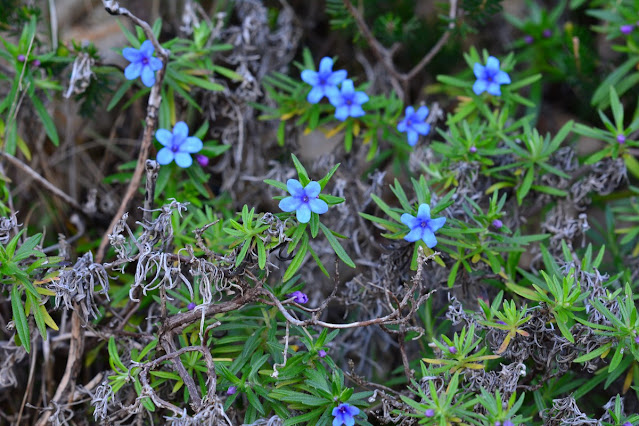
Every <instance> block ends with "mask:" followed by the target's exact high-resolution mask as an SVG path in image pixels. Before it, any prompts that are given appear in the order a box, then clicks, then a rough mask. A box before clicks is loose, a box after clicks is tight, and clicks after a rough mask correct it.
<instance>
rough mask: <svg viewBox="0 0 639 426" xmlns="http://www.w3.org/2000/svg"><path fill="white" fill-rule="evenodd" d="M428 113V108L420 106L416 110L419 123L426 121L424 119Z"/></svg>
mask: <svg viewBox="0 0 639 426" xmlns="http://www.w3.org/2000/svg"><path fill="white" fill-rule="evenodd" d="M428 112H429V111H428V107H426V106H420V107H419V109H418V110H417V118H418V119H419V121H424V120H426V117H428Z"/></svg>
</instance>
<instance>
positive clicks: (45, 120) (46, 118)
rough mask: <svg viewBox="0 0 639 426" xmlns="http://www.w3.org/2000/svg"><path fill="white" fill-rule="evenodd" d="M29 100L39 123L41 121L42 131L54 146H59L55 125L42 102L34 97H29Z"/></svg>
mask: <svg viewBox="0 0 639 426" xmlns="http://www.w3.org/2000/svg"><path fill="white" fill-rule="evenodd" d="M30 98H31V102H32V103H33V106H34V108H35V110H36V112H37V113H38V116H39V117H40V121H42V125H43V126H44V131H45V132H46V134H47V136H49V139H51V142H53V144H54V145H55V146H58V145H60V138H59V137H58V130H57V129H56V128H55V123H54V122H53V119H52V118H51V116H50V115H49V112H48V111H47V109H46V108H45V107H44V105H43V104H42V101H40V99H39V98H38V97H37V96H35V95H33V96H30Z"/></svg>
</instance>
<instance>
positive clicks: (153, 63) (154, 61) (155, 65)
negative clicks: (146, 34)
mask: <svg viewBox="0 0 639 426" xmlns="http://www.w3.org/2000/svg"><path fill="white" fill-rule="evenodd" d="M149 67H150V68H151V70H152V71H158V70H161V69H162V61H161V60H160V59H158V58H156V57H151V58H149Z"/></svg>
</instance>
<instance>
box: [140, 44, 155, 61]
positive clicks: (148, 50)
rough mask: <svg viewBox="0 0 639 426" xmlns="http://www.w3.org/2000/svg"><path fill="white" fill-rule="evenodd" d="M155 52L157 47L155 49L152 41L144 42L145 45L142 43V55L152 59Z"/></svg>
mask: <svg viewBox="0 0 639 426" xmlns="http://www.w3.org/2000/svg"><path fill="white" fill-rule="evenodd" d="M154 51H155V47H153V43H151V40H144V43H142V46H140V53H141V54H142V55H144V56H145V57H146V58H150V57H151V56H153V52H154Z"/></svg>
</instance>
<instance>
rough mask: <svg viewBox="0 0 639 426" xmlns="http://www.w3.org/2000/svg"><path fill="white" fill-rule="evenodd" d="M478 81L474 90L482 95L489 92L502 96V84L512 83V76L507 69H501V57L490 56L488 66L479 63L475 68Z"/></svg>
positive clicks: (474, 85)
mask: <svg viewBox="0 0 639 426" xmlns="http://www.w3.org/2000/svg"><path fill="white" fill-rule="evenodd" d="M473 72H474V73H475V77H477V81H476V82H475V84H473V92H475V94H476V95H480V94H482V93H484V92H488V93H490V94H491V95H494V96H501V88H500V87H499V86H501V85H502V84H510V76H509V75H508V74H507V73H506V72H505V71H500V70H499V59H497V58H495V57H494V56H489V57H488V61H486V66H483V65H481V64H479V63H476V64H475V67H474V68H473Z"/></svg>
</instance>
